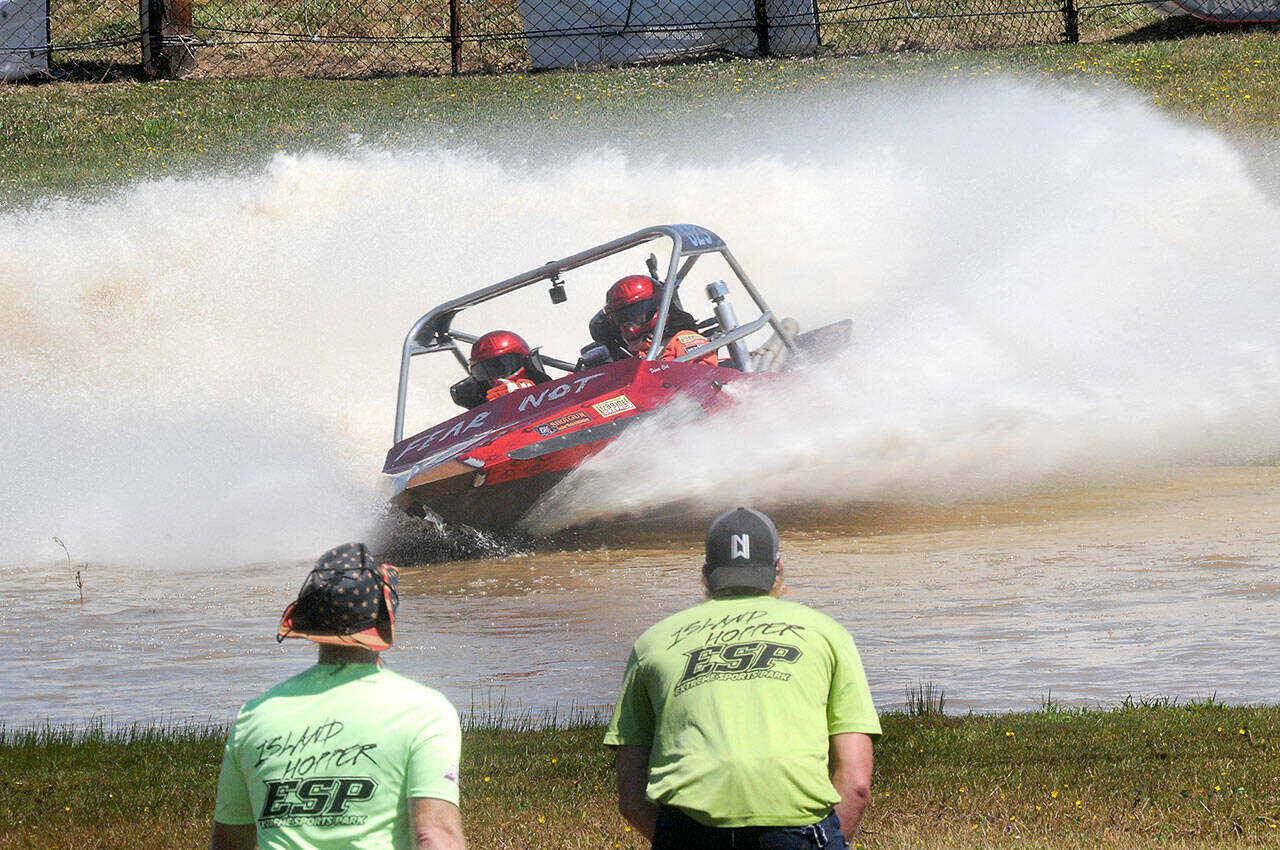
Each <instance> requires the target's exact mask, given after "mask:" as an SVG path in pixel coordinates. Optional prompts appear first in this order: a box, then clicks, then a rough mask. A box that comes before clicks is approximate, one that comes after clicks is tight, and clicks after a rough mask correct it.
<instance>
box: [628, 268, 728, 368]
mask: <svg viewBox="0 0 1280 850" xmlns="http://www.w3.org/2000/svg"><path fill="white" fill-rule="evenodd" d="M661 303H662V284H661V283H658V282H657V281H656V280H654V279H653V278H652V277H649V276H648V275H642V274H631V275H627V276H626V277H624V278H621V279H619V280H618V281H617V282H616V283H614V284H613V286H611V287H609V293H608V295H606V296H605V304H604V312H605V315H606V316H608V317H609V319H610V320H612V321H613V323H614V324H615V325H617V327H618V331H619V332H620V333H621V334H622V339H623V340H624V341H625V342H626V344H627V350H628V351H630V352H631V353H632V354H633V355H635V356H636V357H644V356H646V355H647V354H648V353H649V348H650V346H652V345H653V331H654V325H655V324H656V323H657V320H658V307H659V306H660V305H661ZM662 337H663V339H662V353H661V354H660V355H659V356H658V359H659V360H674V359H675V358H677V357H679V356H680V355H682V354H684V353H685V352H686V351H692V350H693V349H695V348H700V347H702V346H704V345H706V344H707V338H706V337H705V336H703V335H702V334H700V333H698V331H697V322H695V321H694V319H693V317H692V316H690V315H689V314H688V313H686V312H685V311H684V310H683V309H681V307H680V305H679V302H677V301H676V300H675V299H674V298H673V299H672V303H671V307H670V309H669V310H668V313H667V323H666V328H665V329H664V330H663V334H662ZM692 362H694V363H702V364H705V365H708V366H715V365H717V363H718V361H717V359H716V355H715V352H714V351H708V352H707V353H706V354H705V355H704V356H702V357H699V358H697V359H696V360H694V361H692Z"/></svg>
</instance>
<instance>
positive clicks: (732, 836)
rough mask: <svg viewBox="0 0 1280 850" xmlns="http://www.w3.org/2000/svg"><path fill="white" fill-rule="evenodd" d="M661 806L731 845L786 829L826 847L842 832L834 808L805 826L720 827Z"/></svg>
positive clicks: (689, 824)
mask: <svg viewBox="0 0 1280 850" xmlns="http://www.w3.org/2000/svg"><path fill="white" fill-rule="evenodd" d="M661 808H662V810H663V811H664V812H667V813H669V816H674V817H675V818H676V819H678V820H680V821H684V822H685V823H686V825H687V826H688V827H692V828H693V829H695V830H705V831H706V832H708V833H714V834H717V835H720V836H723V837H725V838H727V839H729V841H730V842H731V845H733V846H736V845H737V842H738V840H744V841H751V842H754V841H756V840H757V839H759V838H760V837H761V836H762V835H766V834H768V833H771V832H781V831H784V830H785V831H787V832H799V833H800V834H801V835H802V836H804V837H805V838H807V839H809V840H810V841H812V842H813V846H814V847H819V848H821V847H826V846H827V842H828V841H830V840H831V839H832V838H835V836H836V834H837V833H838V832H840V820H839V819H838V818H837V817H836V813H835V811H834V810H833V811H831V812H830V813H829V814H827V816H826V817H824V818H823V819H822V820H820V821H817V822H816V823H811V824H807V825H805V826H719V827H716V826H707V825H705V824H701V823H698V822H697V821H696V820H694V819H693V818H691V817H689V816H688V815H687V814H685V813H684V812H683V811H682V810H680V809H679V808H677V807H675V806H662V807H661ZM747 846H750V845H747Z"/></svg>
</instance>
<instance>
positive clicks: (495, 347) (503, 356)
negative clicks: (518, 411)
mask: <svg viewBox="0 0 1280 850" xmlns="http://www.w3.org/2000/svg"><path fill="white" fill-rule="evenodd" d="M529 354H530V352H529V344H528V343H527V342H525V341H524V339H523V338H522V337H521V336H520V335H519V334H517V333H512V332H511V331H489V333H487V334H485V335H484V336H482V337H480V338H479V339H477V340H476V341H475V344H473V345H472V346H471V357H470V358H468V360H467V363H468V365H469V367H470V368H469V371H470V372H471V377H472V378H474V379H475V381H476V383H477V384H479V385H480V387H481V388H482V389H483V390H484V391H485V399H486V400H487V401H493V400H494V399H495V398H500V397H501V396H504V395H506V394H507V393H510V392H514V391H515V390H520V389H524V388H525V387H531V386H533V385H534V384H535V383H537V382H536V381H535V380H534V376H533V375H532V374H531V373H532V371H533V370H532V368H531V366H530V363H529Z"/></svg>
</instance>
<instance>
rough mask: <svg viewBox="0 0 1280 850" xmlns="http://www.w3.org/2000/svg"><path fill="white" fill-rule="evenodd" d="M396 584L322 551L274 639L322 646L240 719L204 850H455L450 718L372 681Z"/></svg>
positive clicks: (458, 828) (389, 570) (360, 554)
mask: <svg viewBox="0 0 1280 850" xmlns="http://www.w3.org/2000/svg"><path fill="white" fill-rule="evenodd" d="M397 578H398V576H397V574H396V570H395V568H394V567H391V566H388V565H385V564H382V565H380V564H378V563H377V562H376V561H375V560H373V558H372V557H371V556H370V555H369V552H368V550H367V549H366V548H365V547H364V545H363V544H360V543H348V544H345V545H343V546H339V547H337V548H336V549H332V550H330V551H329V552H328V553H326V554H325V555H324V556H323V557H321V558H320V560H319V561H318V562H317V564H316V566H315V569H313V570H312V571H311V573H310V575H308V576H307V581H306V583H305V584H303V586H302V591H301V592H300V593H299V594H298V598H297V600H296V601H294V602H293V604H291V605H290V606H289V607H288V608H286V609H285V612H284V616H283V617H282V618H281V621H280V629H279V633H278V639H284V638H286V637H305V638H308V639H310V640H312V641H315V642H317V643H319V644H320V649H319V660H318V663H317V664H316V665H315V666H314V667H312V668H311V669H309V670H305V671H303V672H302V673H300V674H299V675H297V676H294V677H293V678H292V679H289V680H287V681H285V682H282V683H281V684H279V685H277V686H276V687H274V688H272V689H271V690H269V691H267V693H265V694H263V695H262V696H260V697H258V698H257V699H253V700H250V701H249V702H247V703H245V706H244V708H242V709H241V710H240V714H239V715H238V716H237V717H236V722H235V725H234V726H232V728H231V732H230V734H229V735H228V736H227V746H226V748H225V749H224V751H223V754H222V770H221V772H220V774H219V776H218V797H217V802H216V803H215V805H214V823H213V834H212V837H211V838H210V847H211V850H253V848H254V847H260V848H262V850H347V848H351V849H352V850H366V849H367V850H465V846H466V843H465V841H464V839H463V835H462V818H461V816H460V814H459V812H458V756H459V750H460V746H461V737H462V736H461V731H460V727H459V724H458V714H457V712H456V711H454V708H453V706H452V705H450V704H449V701H448V700H447V699H445V698H444V696H442V695H441V694H440V693H438V692H437V691H435V690H432V689H431V688H428V687H425V686H423V685H420V684H418V683H416V682H413V681H410V680H409V679H406V678H405V677H403V676H400V675H398V674H396V673H392V672H391V671H389V670H385V669H383V668H382V663H381V658H380V656H379V652H381V651H382V650H385V649H389V648H390V647H391V643H392V640H393V631H394V623H395V609H396V604H397V600H398V597H397V595H396V590H395V588H396V582H397Z"/></svg>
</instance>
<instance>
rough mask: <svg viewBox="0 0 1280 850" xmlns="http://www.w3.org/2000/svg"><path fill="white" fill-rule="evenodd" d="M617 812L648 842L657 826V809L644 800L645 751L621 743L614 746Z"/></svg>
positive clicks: (647, 749)
mask: <svg viewBox="0 0 1280 850" xmlns="http://www.w3.org/2000/svg"><path fill="white" fill-rule="evenodd" d="M617 780H618V811H619V812H621V813H622V816H623V817H624V818H626V819H627V822H628V823H630V824H631V825H632V826H634V827H635V828H636V831H637V832H639V833H640V834H641V835H643V836H644V837H645V838H647V839H649V840H650V841H652V840H653V829H654V827H655V826H656V825H657V823H658V806H657V804H656V803H653V802H650V800H649V799H648V798H647V797H645V795H644V789H645V787H646V786H647V785H648V784H649V748H648V747H637V746H635V745H631V744H623V745H622V746H620V747H618V767H617Z"/></svg>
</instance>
